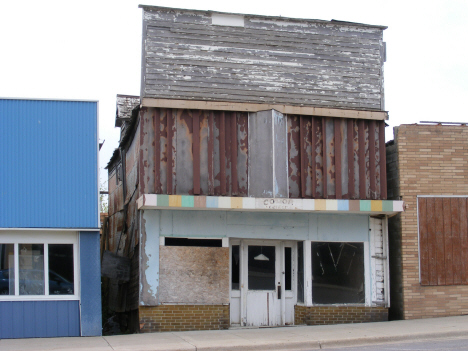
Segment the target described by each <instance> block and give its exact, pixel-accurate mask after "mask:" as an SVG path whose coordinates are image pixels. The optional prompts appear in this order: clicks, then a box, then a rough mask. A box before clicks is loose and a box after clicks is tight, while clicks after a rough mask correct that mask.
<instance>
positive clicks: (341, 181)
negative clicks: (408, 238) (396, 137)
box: [287, 116, 387, 199]
mask: <svg viewBox="0 0 468 351" xmlns="http://www.w3.org/2000/svg"><path fill="white" fill-rule="evenodd" d="M287 133H288V176H289V197H290V198H314V199H386V198H387V190H386V189H387V184H386V170H385V122H383V121H374V120H356V119H344V118H329V117H316V116H288V132H287Z"/></svg>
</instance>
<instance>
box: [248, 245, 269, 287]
mask: <svg viewBox="0 0 468 351" xmlns="http://www.w3.org/2000/svg"><path fill="white" fill-rule="evenodd" d="M248 271H249V290H275V289H276V284H275V247H274V246H249V267H248Z"/></svg>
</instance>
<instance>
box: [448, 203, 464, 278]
mask: <svg viewBox="0 0 468 351" xmlns="http://www.w3.org/2000/svg"><path fill="white" fill-rule="evenodd" d="M458 200H459V199H458V198H456V197H453V198H451V199H450V207H451V217H452V226H451V233H452V271H453V284H455V285H460V284H461V266H462V263H461V248H460V245H461V242H460V208H459V206H460V204H459V201H458Z"/></svg>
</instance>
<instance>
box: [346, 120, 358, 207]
mask: <svg viewBox="0 0 468 351" xmlns="http://www.w3.org/2000/svg"><path fill="white" fill-rule="evenodd" d="M346 124H347V125H346V128H347V129H346V136H347V143H346V145H347V153H348V161H349V162H348V199H354V198H355V194H356V193H355V191H354V188H355V186H354V120H352V119H348V120H347V121H346Z"/></svg>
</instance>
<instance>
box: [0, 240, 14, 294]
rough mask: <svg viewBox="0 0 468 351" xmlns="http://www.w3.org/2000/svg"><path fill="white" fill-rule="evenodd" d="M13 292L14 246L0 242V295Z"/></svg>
mask: <svg viewBox="0 0 468 351" xmlns="http://www.w3.org/2000/svg"><path fill="white" fill-rule="evenodd" d="M14 294H15V248H14V245H13V244H0V295H14Z"/></svg>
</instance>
